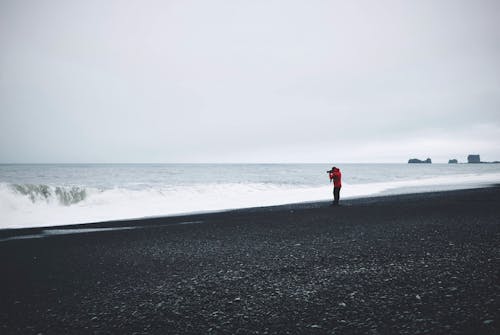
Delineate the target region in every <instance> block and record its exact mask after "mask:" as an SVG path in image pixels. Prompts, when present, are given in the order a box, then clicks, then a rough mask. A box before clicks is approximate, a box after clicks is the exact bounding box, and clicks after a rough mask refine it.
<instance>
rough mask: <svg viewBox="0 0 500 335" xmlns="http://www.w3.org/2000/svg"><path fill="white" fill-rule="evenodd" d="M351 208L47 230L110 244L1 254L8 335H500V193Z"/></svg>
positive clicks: (0, 290)
mask: <svg viewBox="0 0 500 335" xmlns="http://www.w3.org/2000/svg"><path fill="white" fill-rule="evenodd" d="M341 203H342V206H340V207H330V206H328V205H329V202H314V203H303V204H291V205H290V204H289V205H281V206H271V207H258V208H250V209H238V210H232V211H224V212H216V213H209V214H197V215H183V216H175V217H162V218H149V219H143V220H121V221H114V222H102V223H93V224H86V225H85V226H82V225H76V226H73V227H70V226H56V227H52V228H47V227H44V228H35V229H38V230H39V231H41V230H44V229H45V230H62V231H64V230H71V229H73V230H74V229H97V230H99V231H88V232H86V233H69V234H57V233H54V234H52V235H50V234H49V235H48V236H46V237H45V238H34V239H16V240H9V241H4V242H1V243H0V267H1V268H2V270H3V275H2V276H0V331H1V332H2V333H5V334H22V333H35V334H36V333H43V334H59V333H69V334H75V333H76V334H79V333H104V334H107V333H119V332H126V333H133V332H135V333H138V334H141V333H143V334H161V333H172V334H186V333H187V334H199V333H215V334H235V333H238V334H264V333H267V334H281V333H290V334H325V333H327V334H330V333H341V334H343V333H350V334H364V333H373V334H415V333H419V332H420V333H453V334H470V333H478V334H496V333H498V332H499V330H500V310H499V308H498V306H499V305H498V297H499V296H500V286H499V285H498V278H499V275H500V273H499V271H498V269H499V268H500V258H499V257H498V255H499V254H500V208H498V203H500V187H499V186H493V187H489V188H479V189H468V190H461V191H445V192H430V193H416V194H403V195H388V196H381V197H369V198H362V199H352V200H344V201H341ZM120 227H121V228H128V227H133V229H132V228H131V229H122V230H114V229H112V230H110V229H109V228H120ZM23 231H25V230H24V229H23ZM2 233H5V232H4V231H0V237H2V235H1V234H2ZM4 237H5V236H4Z"/></svg>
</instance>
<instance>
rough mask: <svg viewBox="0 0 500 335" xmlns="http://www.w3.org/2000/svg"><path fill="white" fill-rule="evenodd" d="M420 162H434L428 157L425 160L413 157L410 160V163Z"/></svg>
mask: <svg viewBox="0 0 500 335" xmlns="http://www.w3.org/2000/svg"><path fill="white" fill-rule="evenodd" d="M415 163H417V164H419V163H426V164H431V163H432V160H431V159H430V158H427V159H426V160H425V161H422V160H420V159H417V158H411V159H409V160H408V164H415Z"/></svg>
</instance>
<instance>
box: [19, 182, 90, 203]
mask: <svg viewBox="0 0 500 335" xmlns="http://www.w3.org/2000/svg"><path fill="white" fill-rule="evenodd" d="M10 187H11V189H12V190H13V191H15V192H16V193H18V194H21V195H24V196H26V197H28V198H29V199H30V200H31V202H32V203H35V202H38V201H46V202H51V201H54V200H55V201H57V202H58V203H59V204H61V205H64V206H70V205H73V204H76V203H79V202H81V201H83V200H85V199H86V198H87V190H86V189H85V188H81V187H77V186H72V187H62V186H55V187H54V186H50V185H44V184H39V185H35V184H12V185H10Z"/></svg>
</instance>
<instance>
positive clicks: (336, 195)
mask: <svg viewBox="0 0 500 335" xmlns="http://www.w3.org/2000/svg"><path fill="white" fill-rule="evenodd" d="M328 174H329V176H330V183H331V182H332V181H333V205H338V204H339V199H340V189H341V188H342V173H341V172H340V169H339V168H337V167H335V166H334V167H332V169H331V170H330V171H328Z"/></svg>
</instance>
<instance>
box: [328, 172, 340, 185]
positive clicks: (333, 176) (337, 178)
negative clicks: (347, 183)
mask: <svg viewBox="0 0 500 335" xmlns="http://www.w3.org/2000/svg"><path fill="white" fill-rule="evenodd" d="M332 179H333V187H342V173H341V172H340V170H339V169H334V170H332V172H330V181H331V180H332Z"/></svg>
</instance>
